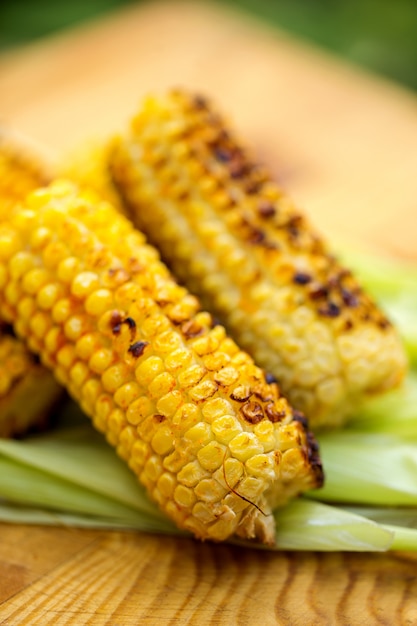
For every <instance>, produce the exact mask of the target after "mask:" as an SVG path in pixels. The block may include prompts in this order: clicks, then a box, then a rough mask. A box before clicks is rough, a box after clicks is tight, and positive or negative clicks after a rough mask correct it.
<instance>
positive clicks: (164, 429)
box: [151, 424, 174, 455]
mask: <svg viewBox="0 0 417 626" xmlns="http://www.w3.org/2000/svg"><path fill="white" fill-rule="evenodd" d="M151 445H152V448H153V449H154V451H155V452H156V454H160V455H166V454H168V453H169V452H171V450H173V448H174V437H173V434H172V431H171V428H170V427H169V426H168V424H163V425H161V426H160V427H159V428H158V430H157V432H156V433H155V435H154V436H153V437H152V441H151Z"/></svg>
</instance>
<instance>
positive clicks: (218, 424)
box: [211, 415, 275, 444]
mask: <svg viewBox="0 0 417 626" xmlns="http://www.w3.org/2000/svg"><path fill="white" fill-rule="evenodd" d="M271 426H272V424H271ZM211 429H212V431H213V433H214V434H215V436H216V439H217V440H218V441H219V442H220V443H225V444H228V443H229V442H230V441H231V440H232V439H233V438H234V437H236V435H238V434H239V433H241V432H242V426H241V425H240V423H239V420H237V419H236V417H234V415H222V416H221V417H217V418H216V419H215V420H213V422H212V424H211ZM274 443H275V442H274Z"/></svg>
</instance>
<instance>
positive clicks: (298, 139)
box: [0, 1, 417, 626]
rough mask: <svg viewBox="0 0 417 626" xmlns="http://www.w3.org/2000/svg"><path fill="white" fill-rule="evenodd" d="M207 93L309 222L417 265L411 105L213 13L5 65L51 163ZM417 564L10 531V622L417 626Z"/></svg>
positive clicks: (104, 28) (72, 37) (185, 10)
mask: <svg viewBox="0 0 417 626" xmlns="http://www.w3.org/2000/svg"><path fill="white" fill-rule="evenodd" d="M172 85H184V86H188V87H190V88H192V89H197V90H200V91H204V92H205V93H207V94H209V95H211V96H212V97H213V98H214V99H215V100H216V101H217V102H218V104H219V106H220V108H222V109H223V110H224V111H225V112H227V113H229V115H230V117H231V118H232V119H233V123H234V125H235V127H237V128H238V130H239V131H240V133H241V135H242V136H244V137H245V138H246V139H247V141H248V143H249V144H251V145H252V146H253V148H254V151H255V152H256V153H257V154H258V155H259V156H260V157H261V159H263V160H264V161H266V162H268V164H269V165H270V167H271V168H272V170H273V172H274V173H275V174H276V175H277V177H278V178H279V179H280V180H281V181H282V183H283V184H284V185H285V186H286V187H287V189H288V190H289V191H290V193H291V194H292V195H293V196H294V198H295V199H296V200H297V201H298V202H299V203H300V205H301V206H302V207H306V208H307V209H308V212H309V214H310V215H311V217H312V219H313V221H314V222H315V223H316V225H317V226H318V227H319V228H320V229H321V230H322V231H323V232H324V233H325V234H327V235H328V236H329V237H340V236H342V237H346V238H348V239H354V240H358V241H361V242H364V243H366V244H367V245H370V246H374V247H375V248H377V249H379V250H381V251H386V252H389V253H393V254H397V255H403V256H407V257H413V258H417V252H416V250H417V247H416V241H417V177H416V174H415V173H416V171H417V148H416V146H417V100H416V98H415V96H414V95H412V94H410V93H408V92H406V91H404V90H401V89H400V88H397V87H394V86H393V85H390V84H388V83H385V82H383V81H380V80H377V79H375V78H374V77H370V76H367V75H365V74H362V73H360V72H359V71H357V70H354V69H353V68H351V67H349V66H346V65H344V64H342V63H341V62H339V61H336V60H335V59H333V58H331V57H329V56H327V55H325V54H323V53H321V52H319V51H318V50H315V49H313V48H311V47H308V46H306V45H304V44H300V43H299V42H296V41H294V40H292V39H291V38H289V37H287V36H286V35H284V34H282V33H276V32H273V31H271V30H269V29H268V28H267V27H264V26H259V25H258V24H256V23H253V22H251V21H250V20H248V19H245V18H242V17H237V16H235V15H234V14H233V13H228V12H226V11H224V10H223V9H220V8H219V7H218V6H214V5H209V4H205V3H202V2H184V1H178V2H177V1H173V2H169V1H166V2H150V3H148V4H146V5H143V6H142V5H133V6H132V8H131V9H129V10H127V11H125V12H121V13H120V14H115V15H114V16H112V17H110V18H108V19H105V20H103V21H101V22H97V23H93V24H89V25H87V26H85V27H83V28H81V29H78V30H74V31H70V32H68V33H65V34H62V35H59V36H57V37H52V38H50V39H49V40H44V41H41V42H40V43H39V44H37V45H35V46H30V47H28V48H27V49H21V50H18V51H16V52H13V53H9V54H7V55H5V54H3V55H2V56H1V55H0V119H1V122H2V123H3V124H5V125H6V126H8V127H12V128H14V129H15V130H18V131H20V132H22V133H23V134H24V135H26V136H28V137H32V138H33V139H34V141H35V142H37V143H38V144H39V146H42V148H43V149H45V150H46V151H47V152H49V153H50V154H51V156H52V158H57V157H59V156H60V155H61V154H62V153H63V152H65V151H67V150H70V149H72V148H73V147H74V146H76V145H77V144H78V143H79V142H81V141H82V140H84V139H85V138H86V137H94V136H98V137H100V136H107V135H108V134H109V133H113V132H114V131H117V130H118V129H120V128H122V127H124V126H125V124H126V123H127V119H128V117H130V115H131V114H132V112H133V111H134V109H135V107H136V103H137V101H138V100H139V98H140V97H141V96H142V95H143V94H144V93H145V92H148V91H152V90H159V89H162V88H165V87H169V86H172ZM416 574H417V555H414V554H353V553H352V554H341V553H330V554H312V553H295V552H294V553H268V552H262V551H255V550H242V549H237V548H235V547H231V546H217V545H209V544H199V543H196V542H194V541H191V540H190V541H187V540H184V539H176V538H171V537H157V536H151V535H146V534H139V533H119V532H103V531H82V530H76V529H71V528H40V527H25V526H12V525H7V524H1V525H0V624H5V625H7V626H21V625H26V624H27V625H30V626H33V625H34V626H37V625H40V626H46V625H48V624H51V625H52V624H53V625H54V626H55V625H58V626H59V625H61V624H74V625H76V626H81V625H83V624H89V625H91V624H92V625H104V624H106V625H109V626H133V625H135V626H136V625H138V624H146V625H153V624H158V625H160V624H172V625H179V626H181V625H183V624H202V625H205V624H210V625H212V626H216V625H218V624H238V625H239V626H246V625H249V624H250V625H251V626H252V625H254V624H255V625H257V624H262V625H264V626H269V625H273V624H278V625H285V626H286V625H288V626H299V625H300V626H301V625H303V626H304V625H307V626H310V625H313V626H316V625H319V626H321V625H322V624H323V625H325V626H327V625H328V626H333V625H337V626H339V625H340V626H359V625H361V626H362V625H363V626H365V625H366V626H369V625H371V626H372V625H374V624H375V625H384V624H385V625H387V626H414V624H417V582H416Z"/></svg>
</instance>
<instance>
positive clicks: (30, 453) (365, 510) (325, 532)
mask: <svg viewBox="0 0 417 626" xmlns="http://www.w3.org/2000/svg"><path fill="white" fill-rule="evenodd" d="M352 259H353V262H351V261H352ZM348 262H349V264H350V265H351V266H353V267H354V268H355V269H356V272H357V273H358V275H359V276H361V278H362V281H363V282H364V284H365V285H366V286H367V288H368V289H369V291H370V292H371V293H373V294H374V296H375V297H376V298H377V299H378V300H379V302H380V303H381V304H382V306H383V307H384V308H385V309H386V310H387V311H388V313H389V314H391V316H392V318H393V319H394V320H397V321H398V325H399V329H400V332H401V333H402V335H403V337H404V342H405V345H406V347H407V350H408V354H409V356H410V362H411V366H412V371H411V373H410V375H409V376H408V378H407V380H406V382H405V384H404V386H403V388H401V389H399V390H397V391H393V392H390V393H389V394H386V395H385V396H383V397H378V398H375V399H373V400H370V401H369V402H368V403H367V404H366V405H364V406H363V407H362V408H361V409H360V410H359V411H358V413H357V415H356V416H355V417H354V419H353V420H352V422H351V423H350V425H348V426H347V427H346V428H345V429H344V430H342V431H337V432H329V433H324V434H322V435H321V436H320V437H319V441H320V445H321V451H322V458H323V462H324V467H325V472H326V485H325V487H324V488H323V489H320V490H317V491H315V492H311V493H310V494H308V497H304V498H300V499H299V500H297V501H294V502H291V503H290V504H289V505H288V506H287V507H285V508H284V509H281V510H277V511H276V512H275V513H274V515H275V518H276V525H277V536H276V541H277V543H276V546H275V549H287V550H321V551H330V550H348V551H385V550H417V323H416V322H415V314H416V312H417V270H416V268H412V267H410V266H407V267H403V265H401V264H398V263H390V262H386V261H381V260H379V259H374V258H373V257H369V255H363V254H362V255H353V254H351V255H350V256H349V255H348ZM91 468H94V471H91ZM0 519H1V520H4V521H10V522H21V523H23V522H25V523H35V524H39V523H42V524H63V525H72V526H80V527H96V528H119V529H132V530H142V531H149V532H158V533H169V534H185V533H182V532H181V531H179V530H178V529H176V528H175V527H174V526H173V524H172V523H171V522H170V521H169V520H167V519H166V518H165V517H164V516H163V515H162V514H161V513H160V511H159V510H158V509H157V508H156V506H155V505H154V504H153V503H151V502H150V501H149V500H148V498H147V497H146V494H145V492H144V490H143V488H142V487H141V486H140V485H139V484H138V482H137V481H136V479H135V477H134V476H133V475H132V474H131V473H130V471H129V470H128V468H127V467H126V466H125V464H124V463H123V462H122V461H120V460H119V459H118V458H117V456H116V455H115V454H114V451H113V450H112V449H111V448H110V447H109V446H107V444H106V443H105V441H104V440H103V438H102V437H101V436H100V435H98V434H97V433H95V432H94V431H93V429H92V427H91V425H90V424H89V422H88V421H87V420H86V419H85V417H84V416H83V415H82V413H81V411H80V410H79V409H78V408H77V407H76V406H75V405H74V404H73V403H72V402H70V401H68V402H67V404H66V405H65V408H64V410H63V411H61V412H60V415H59V424H58V425H57V427H56V428H55V430H54V431H52V432H50V433H48V434H44V435H38V436H34V437H29V438H27V439H26V440H23V441H11V440H1V439H0ZM235 543H240V544H243V545H253V544H250V543H248V542H235ZM256 547H259V546H256Z"/></svg>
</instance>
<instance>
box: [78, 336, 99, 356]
mask: <svg viewBox="0 0 417 626" xmlns="http://www.w3.org/2000/svg"><path fill="white" fill-rule="evenodd" d="M99 346H100V335H99V334H98V333H87V334H85V335H83V336H82V337H80V338H79V339H78V340H77V343H76V344H75V350H76V353H77V355H78V356H79V357H80V359H85V360H87V359H89V358H90V357H91V355H92V354H93V353H94V352H95V351H96V350H98V349H99Z"/></svg>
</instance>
